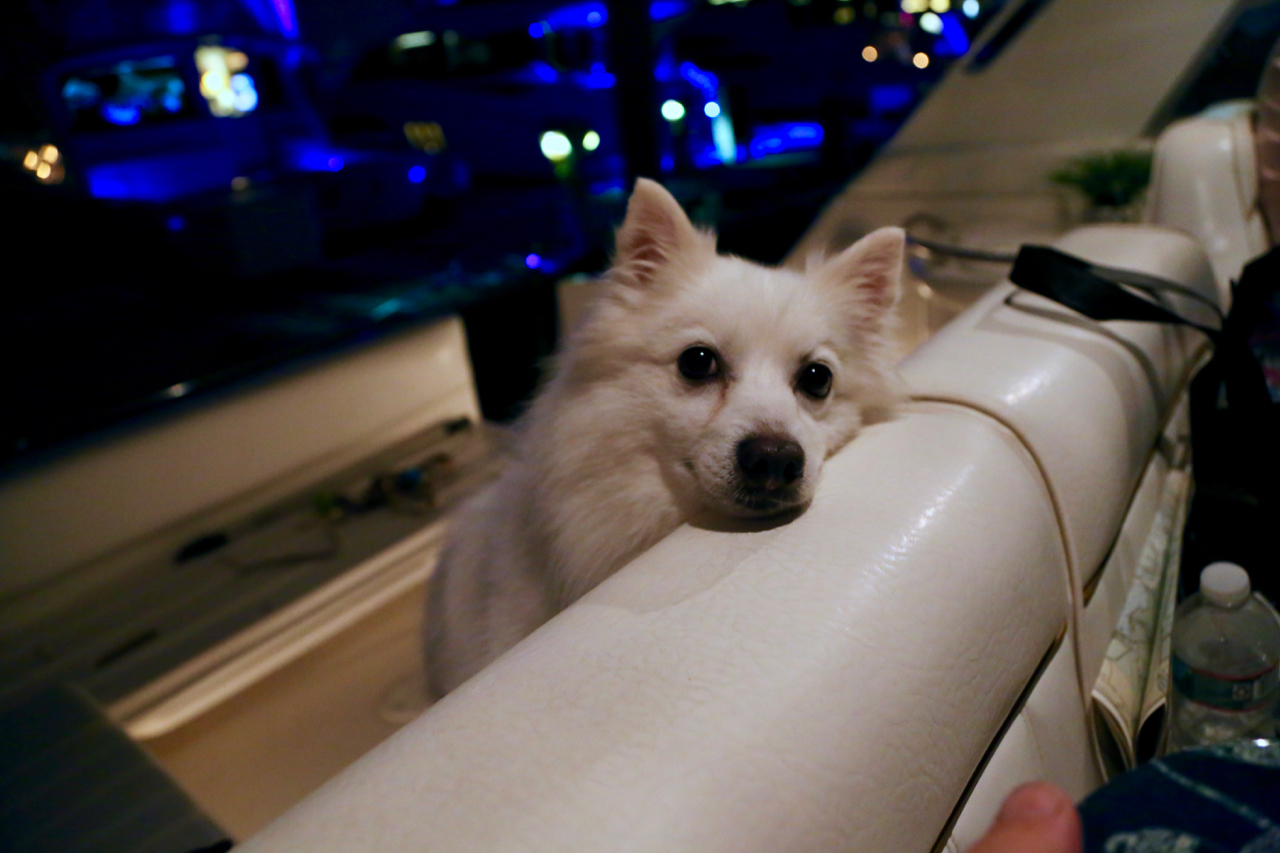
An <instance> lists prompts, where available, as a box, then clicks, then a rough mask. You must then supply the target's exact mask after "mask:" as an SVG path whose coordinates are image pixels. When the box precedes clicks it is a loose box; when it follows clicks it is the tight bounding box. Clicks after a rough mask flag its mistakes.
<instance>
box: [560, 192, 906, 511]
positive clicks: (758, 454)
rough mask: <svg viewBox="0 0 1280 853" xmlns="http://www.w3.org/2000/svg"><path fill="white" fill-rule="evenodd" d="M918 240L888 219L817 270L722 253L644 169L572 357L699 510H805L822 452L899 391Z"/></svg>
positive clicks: (584, 382) (570, 367)
mask: <svg viewBox="0 0 1280 853" xmlns="http://www.w3.org/2000/svg"><path fill="white" fill-rule="evenodd" d="M903 250H904V235H903V232H902V230H901V229H898V228H882V229H880V230H878V231H875V232H872V233H871V234H869V235H868V236H866V237H864V238H863V239H861V240H860V241H858V242H857V243H855V244H854V245H853V246H851V247H849V248H848V249H846V250H845V251H844V252H842V253H841V254H839V255H837V256H835V257H832V258H830V259H828V260H826V261H819V262H815V263H811V264H810V265H809V268H808V269H806V270H805V271H804V272H803V273H801V272H796V271H791V270H786V269H771V268H766V267H763V266H760V265H758V264H753V263H750V262H748V261H745V260H742V259H740V258H734V257H726V256H722V255H717V254H716V250H715V238H714V237H713V236H712V235H710V234H707V233H704V232H701V231H699V230H697V229H695V228H694V226H693V225H692V224H691V223H690V222H689V219H688V218H687V217H686V216H685V214H684V211H683V210H681V208H680V205H679V204H678V203H677V202H676V200H675V199H674V198H672V197H671V195H670V194H669V193H668V192H667V191H666V190H665V189H663V188H662V186H661V185H659V184H657V183H654V182H653V181H648V180H643V179H642V180H640V181H638V182H637V184H636V189H635V192H634V194H633V195H632V197H631V201H630V204H629V206H628V208H627V217H626V220H625V221H624V222H623V224H622V226H621V228H620V229H619V231H618V236H617V253H616V258H615V261H614V266H613V268H612V270H611V271H610V273H609V276H608V280H607V282H606V283H605V286H604V288H603V290H602V292H601V294H600V297H599V298H598V299H597V300H596V302H595V304H594V305H593V307H592V311H591V313H590V315H589V316H588V318H587V320H586V322H585V323H583V324H582V326H581V327H580V328H579V329H578V330H577V333H576V334H575V335H574V336H573V339H572V340H571V343H570V345H569V347H568V349H567V351H566V353H565V361H564V362H563V364H562V367H563V368H564V370H565V373H567V374H569V375H570V376H572V377H574V378H572V379H568V381H570V382H577V383H578V384H580V385H581V386H590V387H591V388H592V389H593V392H592V393H593V395H595V398H596V402H598V403H601V404H603V405H602V410H601V414H602V415H603V416H605V417H612V418H618V419H625V420H626V421H627V423H626V424H625V429H623V432H626V433H627V434H628V435H629V436H630V435H633V436H635V437H636V438H632V440H631V441H629V442H628V443H629V444H632V445H634V444H635V442H636V441H637V440H643V442H644V443H645V445H646V446H645V448H644V449H645V450H646V451H649V452H652V453H653V454H654V455H655V456H656V458H657V460H658V464H659V466H660V468H661V471H662V476H663V479H664V480H665V482H666V483H667V484H668V486H669V487H670V488H671V489H672V490H673V492H674V493H675V494H676V497H677V500H679V501H680V502H682V504H683V505H684V506H686V507H687V508H689V509H704V510H711V511H712V512H715V513H717V514H722V515H735V516H743V515H747V516H750V515H767V514H774V513H779V512H784V511H787V510H790V509H795V508H798V507H802V506H804V505H806V504H807V503H808V502H809V501H810V499H811V498H812V496H813V492H814V488H815V487H816V484H817V479H818V474H819V471H820V469H821V467H822V463H823V461H824V460H825V459H826V458H827V457H828V456H829V455H830V454H832V453H833V452H835V451H836V450H837V449H839V448H840V447H841V446H842V445H844V444H845V443H846V442H847V441H848V440H849V439H850V438H852V437H853V436H854V435H855V434H856V433H857V431H858V430H859V428H860V427H861V426H862V424H863V423H864V420H865V419H866V418H867V416H868V415H869V414H871V413H873V412H882V411H885V410H887V409H889V408H890V407H891V406H892V405H893V403H894V401H895V397H896V390H895V379H894V377H893V373H892V369H891V366H890V356H889V350H890V343H889V340H888V337H889V334H890V332H889V329H888V328H887V321H888V315H889V313H890V309H891V308H892V306H893V304H894V301H895V300H896V298H897V292H898V280H899V276H900V268H901V265H902V259H903ZM606 411H607V412H609V414H607V415H604V412H606ZM620 426H621V425H620ZM639 436H643V439H639V438H638V437H639Z"/></svg>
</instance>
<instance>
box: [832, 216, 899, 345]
mask: <svg viewBox="0 0 1280 853" xmlns="http://www.w3.org/2000/svg"><path fill="white" fill-rule="evenodd" d="M906 247H907V234H906V232H905V231H903V230H902V229H901V228H878V229H876V230H875V231H872V232H871V233H870V234H868V235H867V236H865V237H863V238H862V239H861V240H859V241H858V242H856V243H854V244H853V245H852V246H850V247H849V248H847V249H845V250H844V251H843V252H841V253H840V254H838V255H836V256H835V257H834V258H831V259H830V260H828V261H827V262H826V263H825V264H823V265H822V267H821V268H820V269H819V271H818V275H819V276H821V277H822V278H823V279H824V280H826V281H829V282H831V283H832V284H834V285H836V286H838V287H841V288H842V289H851V290H852V291H853V296H854V297H855V299H856V300H857V305H858V315H859V320H861V321H863V322H868V323H870V324H872V325H879V322H880V320H881V319H882V318H883V317H884V316H885V314H887V313H888V312H889V309H890V308H892V307H893V305H894V303H895V302H897V301H898V289H899V281H900V280H901V278H902V261H903V258H904V257H905V255H906Z"/></svg>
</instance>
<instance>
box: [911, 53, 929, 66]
mask: <svg viewBox="0 0 1280 853" xmlns="http://www.w3.org/2000/svg"><path fill="white" fill-rule="evenodd" d="M911 64H912V65H914V66H915V67H916V68H928V67H929V54H927V53H917V54H916V55H915V56H913V57H911Z"/></svg>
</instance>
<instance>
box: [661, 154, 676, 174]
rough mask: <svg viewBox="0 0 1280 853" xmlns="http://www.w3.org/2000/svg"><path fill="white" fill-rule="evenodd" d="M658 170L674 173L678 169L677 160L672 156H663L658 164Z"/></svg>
mask: <svg viewBox="0 0 1280 853" xmlns="http://www.w3.org/2000/svg"><path fill="white" fill-rule="evenodd" d="M658 168H660V169H662V171H664V172H671V171H674V170H675V168H676V158H675V157H672V156H671V155H670V154H663V155H662V160H661V161H660V162H659V163H658Z"/></svg>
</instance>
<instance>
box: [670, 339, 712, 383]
mask: <svg viewBox="0 0 1280 853" xmlns="http://www.w3.org/2000/svg"><path fill="white" fill-rule="evenodd" d="M676 366H678V367H679V368H680V375H681V376H683V377H684V378H685V379H693V380H699V379H710V378H711V377H712V376H715V375H716V374H717V373H719V372H720V357H719V356H717V355H716V351H715V350H713V349H711V348H710V347H689V348H688V349H687V350H685V351H684V352H682V353H680V359H679V361H677V362H676Z"/></svg>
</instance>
